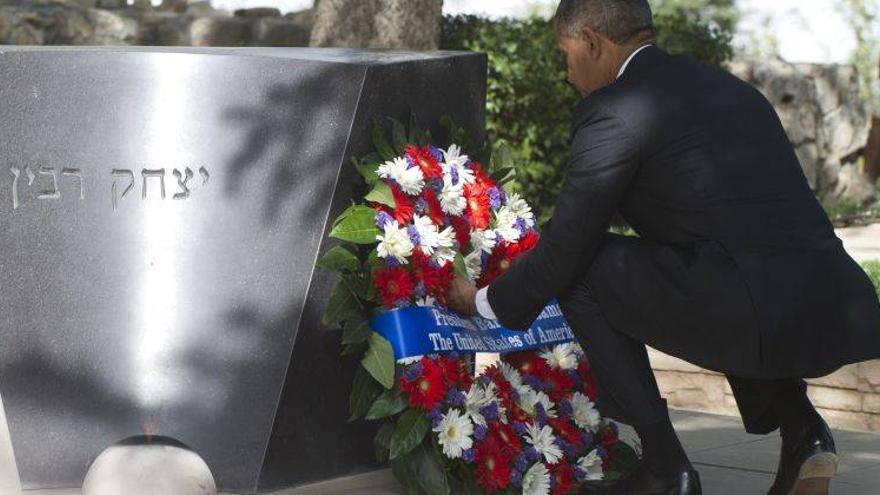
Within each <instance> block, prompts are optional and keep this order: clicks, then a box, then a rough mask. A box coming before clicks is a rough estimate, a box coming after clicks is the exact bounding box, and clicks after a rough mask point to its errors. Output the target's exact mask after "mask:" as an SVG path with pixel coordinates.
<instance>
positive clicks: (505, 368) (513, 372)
mask: <svg viewBox="0 0 880 495" xmlns="http://www.w3.org/2000/svg"><path fill="white" fill-rule="evenodd" d="M498 368H499V369H500V370H501V374H502V375H504V378H505V379H506V380H507V381H508V382H510V385H511V386H512V387H513V388H514V389H516V390H519V389H520V388H522V386H523V381H522V375H520V374H519V370H517V369H516V368H514V367H513V366H511V365H509V364H507V363H505V362H504V361H501V362H500V363H498Z"/></svg>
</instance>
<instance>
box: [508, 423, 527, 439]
mask: <svg viewBox="0 0 880 495" xmlns="http://www.w3.org/2000/svg"><path fill="white" fill-rule="evenodd" d="M510 427H511V428H513V431H514V432H515V433H516V434H517V435H519V436H524V435H525V434H526V432H528V431H529V429H528V428H527V427H526V425H525V424H523V423H521V422H519V421H514V422H513V423H511V425H510Z"/></svg>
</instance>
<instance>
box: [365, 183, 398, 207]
mask: <svg viewBox="0 0 880 495" xmlns="http://www.w3.org/2000/svg"><path fill="white" fill-rule="evenodd" d="M364 199H366V200H367V201H374V202H376V203H382V204H383V205H386V206H390V207H392V208H394V207H395V206H397V202H396V201H394V194H393V193H392V192H391V186H389V185H388V184H386V183H385V182H383V181H379V182H376V185H375V186H374V187H373V190H372V191H370V192H369V193H367V195H366V196H364Z"/></svg>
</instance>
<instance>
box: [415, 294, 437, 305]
mask: <svg viewBox="0 0 880 495" xmlns="http://www.w3.org/2000/svg"><path fill="white" fill-rule="evenodd" d="M436 305H437V299H435V298H434V296H432V295H430V294H429V295H426V296H425V297H423V298H420V299H416V306H427V307H429V308H432V307H434V306H436Z"/></svg>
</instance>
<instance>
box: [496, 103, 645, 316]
mask: <svg viewBox="0 0 880 495" xmlns="http://www.w3.org/2000/svg"><path fill="white" fill-rule="evenodd" d="M585 111H586V112H587V113H586V119H584V120H582V123H581V124H580V126H579V127H578V128H577V130H576V131H575V133H574V136H573V138H572V144H571V155H570V158H569V162H568V171H567V173H566V176H565V181H564V183H563V186H562V191H561V192H560V194H559V196H558V198H557V200H556V205H555V208H554V212H553V216H552V219H551V220H550V221H549V222H548V223H547V224H546V225H545V227H544V229H543V231H542V232H541V239H540V241H539V242H538V243H537V245H536V246H535V247H534V248H533V249H532V250H531V251H529V252H528V253H526V254H525V255H523V256H522V257H520V258H519V259H518V260H517V261H516V262H515V263H513V265H512V266H511V267H510V269H509V270H508V271H507V272H505V273H504V274H503V275H502V276H501V277H499V278H498V279H497V280H495V282H493V283H492V284H490V285H489V286H488V292H487V295H488V299H489V304H490V305H491V307H492V309H493V311H494V312H495V314H496V316H497V317H498V320H499V321H500V322H501V324H503V325H504V326H506V327H508V328H512V329H526V328H528V327H529V326H530V325H531V324H532V323H533V322H534V321H535V319H536V318H537V317H538V315H539V314H540V313H541V311H542V310H543V309H544V307H545V306H546V305H547V303H548V302H549V301H550V300H551V299H553V298H557V297H560V296H561V295H563V294H564V293H565V292H566V290H567V289H568V288H569V287H571V285H572V284H574V283H575V282H576V281H577V280H578V278H579V277H581V276H583V274H584V273H585V272H586V269H587V268H589V266H590V265H591V264H592V262H593V259H594V258H595V256H596V252H597V251H598V248H599V246H600V244H601V242H602V240H603V236H604V234H605V232H606V231H607V230H608V224H609V222H610V220H611V217H612V216H613V215H614V213H615V212H616V211H617V209H618V206H619V204H620V202H621V200H622V198H623V196H624V194H625V193H626V190H627V189H628V187H629V184H630V182H631V180H632V178H633V176H634V175H635V172H636V170H637V168H638V164H639V152H638V151H639V147H638V145H637V142H636V140H635V139H634V137H633V136H632V135H631V134H630V132H631V131H630V130H629V128H628V127H627V125H626V123H625V122H624V121H622V120H621V119H620V118H618V117H616V116H614V115H613V114H611V113H610V112H608V111H607V110H605V109H604V108H603V107H601V106H597V105H593V106H592V107H591V108H589V109H587V110H585Z"/></svg>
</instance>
